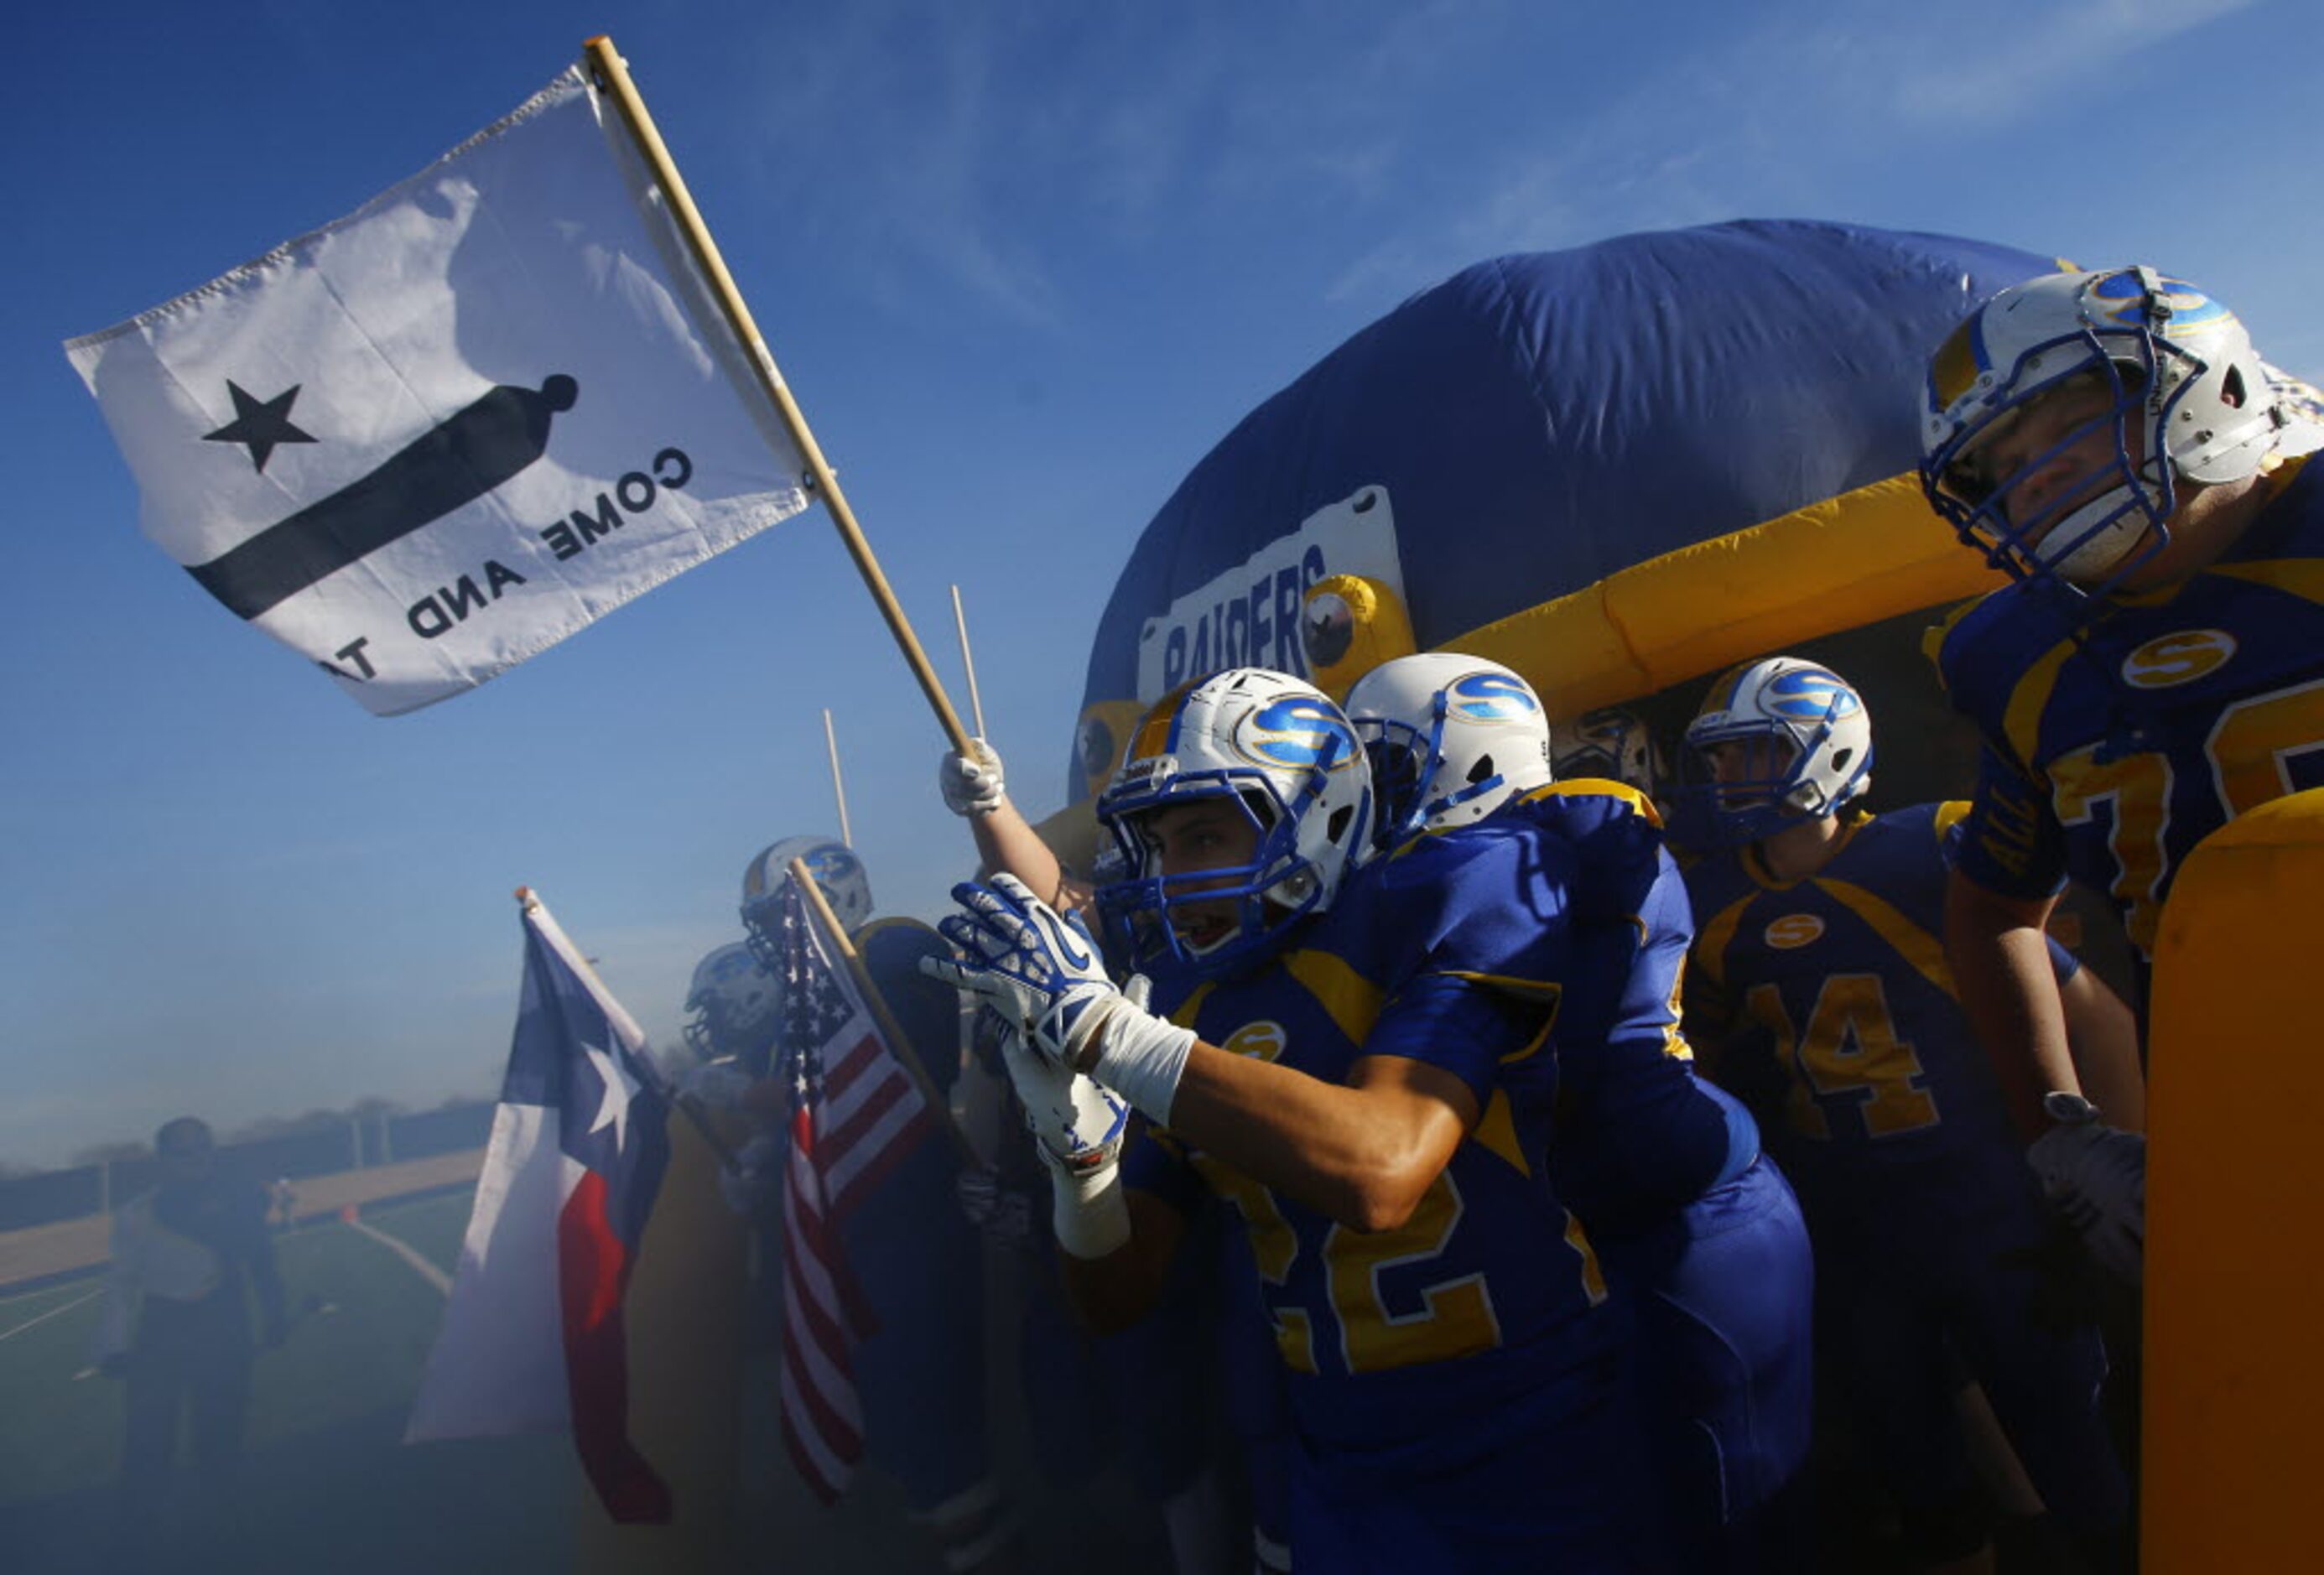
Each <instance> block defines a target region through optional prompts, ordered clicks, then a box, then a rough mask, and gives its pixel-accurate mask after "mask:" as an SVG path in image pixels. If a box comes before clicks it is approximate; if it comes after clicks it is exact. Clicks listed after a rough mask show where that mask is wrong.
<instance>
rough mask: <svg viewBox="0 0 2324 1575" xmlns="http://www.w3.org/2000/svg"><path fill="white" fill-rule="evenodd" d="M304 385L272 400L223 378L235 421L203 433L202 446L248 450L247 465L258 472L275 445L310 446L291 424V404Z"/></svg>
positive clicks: (295, 385)
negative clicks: (229, 445)
mask: <svg viewBox="0 0 2324 1575" xmlns="http://www.w3.org/2000/svg"><path fill="white" fill-rule="evenodd" d="M306 386H307V385H306V384H305V383H302V382H294V383H292V384H291V387H290V389H289V390H288V391H286V392H283V393H279V394H276V395H275V396H274V397H273V398H272V399H271V400H262V399H258V398H256V397H254V396H253V395H252V394H250V393H249V392H247V391H245V390H244V388H243V386H242V384H240V383H238V382H235V381H234V380H233V379H232V378H228V379H226V392H227V393H229V394H231V395H233V396H234V419H233V420H231V421H228V422H227V423H226V425H225V426H223V427H220V428H218V429H217V431H215V432H205V433H203V434H202V441H203V442H205V443H240V444H242V445H244V447H247V448H248V449H249V450H250V463H251V464H253V465H256V466H257V467H258V469H259V470H260V471H261V472H263V471H264V470H265V469H266V462H267V460H268V459H269V458H270V457H271V456H272V455H273V453H274V447H275V445H276V444H278V443H312V442H313V441H314V440H315V439H314V438H313V437H311V436H309V434H307V433H305V432H301V431H300V429H299V428H296V427H294V426H292V425H291V401H293V400H295V399H297V398H298V397H299V391H300V389H302V388H304V387H306Z"/></svg>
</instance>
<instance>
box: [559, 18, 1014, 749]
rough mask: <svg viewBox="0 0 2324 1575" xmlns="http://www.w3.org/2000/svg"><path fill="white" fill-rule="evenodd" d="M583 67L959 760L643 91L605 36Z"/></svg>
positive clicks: (912, 647) (895, 615)
mask: <svg viewBox="0 0 2324 1575" xmlns="http://www.w3.org/2000/svg"><path fill="white" fill-rule="evenodd" d="M583 50H584V53H583V60H585V62H586V64H587V66H588V68H589V69H590V71H591V73H592V74H593V75H594V77H595V79H596V81H597V83H598V85H599V86H600V87H602V88H604V90H605V92H606V93H608V94H609V95H611V97H613V103H614V104H615V106H618V107H619V108H620V110H621V112H622V124H624V125H626V126H627V127H628V128H629V132H630V135H631V138H632V140H633V141H634V142H635V143H637V147H638V152H639V153H640V155H641V157H643V158H644V160H645V161H646V164H647V167H648V168H650V170H652V171H653V174H654V179H655V180H657V181H658V182H659V183H660V186H661V189H662V195H663V196H664V197H665V198H668V200H669V215H670V217H671V218H672V219H673V220H675V221H676V223H677V225H678V233H679V234H680V235H684V236H685V237H686V242H687V248H688V249H689V250H690V251H692V253H694V261H695V263H696V266H698V267H699V268H700V269H701V270H702V275H703V278H704V280H705V281H706V282H707V283H708V284H709V286H710V289H711V292H712V294H714V295H715V297H716V298H717V300H718V305H719V308H720V309H721V310H723V311H724V313H725V314H726V320H727V322H728V323H729V324H731V325H732V326H733V330H734V335H735V337H736V338H737V339H738V340H739V341H741V343H742V347H743V349H744V351H745V352H747V353H748V355H750V358H751V364H752V368H753V369H754V370H756V371H757V373H758V374H759V382H760V384H761V387H762V388H764V389H765V391H766V393H767V397H768V398H769V399H770V400H772V401H774V405H775V410H776V413H777V414H779V415H780V416H781V417H782V419H783V425H784V427H785V428H788V430H789V432H790V435H791V440H792V441H793V442H795V443H797V444H798V451H799V455H800V456H801V457H802V458H804V459H805V460H806V461H807V477H808V480H809V482H810V483H811V484H812V485H813V486H814V487H815V489H816V492H817V493H820V494H821V495H822V497H823V502H824V507H825V509H827V510H828V511H830V513H831V520H832V523H833V524H834V525H835V526H837V527H838V529H839V539H840V540H841V541H842V542H843V543H844V544H845V546H846V548H847V555H848V556H849V557H852V558H853V559H854V560H855V572H856V573H858V574H860V575H862V576H863V585H864V588H865V589H866V590H868V591H870V592H871V600H872V601H873V602H874V603H877V604H878V605H879V608H880V615H881V617H882V618H885V619H886V620H887V621H888V632H889V633H890V634H891V635H893V636H894V637H895V640H896V645H897V648H898V649H900V650H901V651H902V652H903V653H904V660H905V661H907V662H908V663H909V664H910V665H911V668H912V676H913V677H916V678H918V680H919V681H920V692H921V693H922V694H924V695H927V699H928V705H929V707H930V708H931V709H932V710H934V711H935V712H936V721H937V722H938V723H941V724H942V726H943V728H944V730H945V737H946V738H948V739H950V740H951V741H952V747H953V748H954V749H955V750H958V751H960V752H961V753H963V754H966V753H967V752H968V731H967V729H965V728H964V727H963V726H961V724H960V715H959V714H958V713H957V712H955V711H954V710H953V708H952V699H951V697H950V696H949V695H946V694H945V689H944V685H943V683H942V682H941V681H940V680H939V679H938V678H937V677H936V668H933V667H931V666H930V665H929V663H928V653H927V651H925V650H923V649H920V642H919V639H918V636H916V635H914V634H913V632H912V625H911V622H910V621H909V620H908V619H907V618H906V617H905V616H904V609H903V607H902V606H901V605H900V604H899V603H898V602H897V600H896V594H895V592H893V591H892V590H890V589H889V587H888V578H887V576H885V575H883V574H881V572H880V560H879V559H877V558H875V557H872V556H871V543H870V542H868V541H866V540H864V539H863V531H862V528H861V527H860V526H858V525H857V524H856V523H855V511H853V509H851V508H849V507H848V506H847V494H846V493H843V492H841V491H840V490H839V477H838V476H837V475H836V474H834V473H833V471H832V468H831V465H829V463H828V462H826V461H825V459H824V457H823V450H822V449H821V448H820V447H817V446H816V440H815V434H814V433H813V432H810V431H808V430H807V418H806V416H804V415H802V414H801V413H800V411H799V408H798V401H797V400H794V399H793V398H791V391H790V388H789V386H788V384H786V383H785V382H783V374H782V371H781V369H780V368H779V367H777V366H776V364H775V358H774V355H773V353H772V352H770V351H769V350H768V348H767V342H766V340H764V339H763V338H761V337H760V336H759V325H758V324H757V322H755V321H754V320H753V319H752V317H751V309H750V308H749V307H748V306H747V305H745V304H744V303H743V300H742V291H741V290H738V289H736V288H735V285H734V277H733V274H731V273H729V272H727V271H726V263H725V259H724V258H723V257H721V256H720V255H719V254H718V244H717V243H716V242H715V241H714V240H712V239H711V238H710V228H709V226H707V225H705V224H704V223H703V222H702V214H701V211H700V210H699V209H698V208H696V207H695V206H694V198H693V197H692V196H691V195H690V194H689V193H688V192H687V189H686V181H685V180H684V179H683V178H682V177H681V176H680V175H679V174H678V165H677V163H676V162H675V161H673V160H672V159H671V158H670V156H669V148H667V147H666V146H664V145H663V143H662V140H661V134H660V133H659V132H658V131H656V130H655V129H654V123H653V116H652V115H649V114H648V113H647V112H646V102H645V100H644V99H643V98H642V97H639V94H638V89H637V85H636V84H635V83H633V82H632V81H631V80H630V73H629V69H628V68H627V67H626V66H624V65H623V64H622V57H621V52H620V51H617V50H616V49H614V47H613V40H612V39H610V38H607V37H604V36H603V35H600V36H599V37H596V38H593V39H591V40H590V41H588V42H587V44H586V45H584V46H583Z"/></svg>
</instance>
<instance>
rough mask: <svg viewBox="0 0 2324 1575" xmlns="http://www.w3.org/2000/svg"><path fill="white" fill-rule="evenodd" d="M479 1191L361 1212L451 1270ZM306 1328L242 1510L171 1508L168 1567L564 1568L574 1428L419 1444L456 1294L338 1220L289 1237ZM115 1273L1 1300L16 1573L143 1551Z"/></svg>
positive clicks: (270, 1375)
mask: <svg viewBox="0 0 2324 1575" xmlns="http://www.w3.org/2000/svg"><path fill="white" fill-rule="evenodd" d="M468 1204H469V1196H468V1194H467V1193H456V1194H454V1195H451V1196H447V1197H436V1198H429V1199H426V1200H423V1201H420V1202H410V1203H406V1204H402V1205H397V1206H385V1207H382V1208H379V1209H376V1210H374V1211H371V1212H370V1213H369V1214H368V1215H367V1216H366V1218H365V1220H364V1223H365V1224H367V1225H370V1226H372V1227H373V1228H374V1229H375V1230H378V1231H380V1232H382V1233H383V1234H385V1235H389V1236H392V1237H393V1238H395V1239H397V1240H398V1241H401V1242H402V1243H404V1244H406V1245H407V1246H408V1247H409V1248H411V1249H412V1251H413V1252H414V1253H416V1254H417V1255H418V1257H420V1258H421V1259H424V1260H425V1261H426V1262H427V1263H428V1264H430V1265H432V1266H436V1267H437V1268H438V1269H439V1270H440V1271H442V1272H443V1273H445V1274H447V1275H448V1273H449V1272H450V1270H451V1268H452V1266H453V1264H454V1263H455V1261H456V1260H457V1257H458V1255H459V1244H460V1236H461V1232H462V1230H464V1228H465V1227H466V1222H467V1215H468ZM277 1250H278V1255H279V1257H280V1261H281V1269H282V1277H283V1283H284V1285H285V1286H286V1288H287V1290H288V1293H289V1297H290V1303H291V1318H292V1322H291V1331H290V1334H289V1337H288V1338H287V1339H286V1340H284V1342H283V1344H282V1347H281V1349H279V1350H275V1351H271V1352H266V1353H263V1354H262V1355H261V1356H260V1358H259V1359H258V1362H257V1365H256V1368H255V1371H254V1379H253V1382H252V1386H251V1407H250V1427H249V1435H248V1437H249V1450H248V1453H247V1456H246V1458H245V1459H244V1462H243V1470H242V1475H241V1478H240V1480H239V1482H238V1484H237V1488H236V1492H235V1495H234V1499H233V1502H230V1503H217V1504H201V1503H198V1502H195V1500H194V1496H193V1495H192V1493H191V1492H190V1490H189V1488H188V1485H187V1484H184V1483H182V1482H181V1483H180V1484H179V1485H178V1486H179V1487H180V1488H187V1489H188V1490H185V1491H181V1492H180V1493H179V1494H177V1495H176V1496H175V1497H173V1499H172V1501H171V1503H170V1505H169V1506H168V1513H169V1518H168V1521H167V1523H166V1524H167V1525H168V1527H169V1530H168V1532H167V1545H168V1546H169V1548H170V1551H171V1562H173V1563H182V1564H184V1565H188V1566H190V1567H192V1568H194V1569H198V1570H228V1569H238V1570H321V1569H331V1570H413V1569H425V1568H431V1567H432V1568H436V1569H454V1570H465V1569H476V1570H482V1569H485V1568H499V1569H534V1568H549V1569H556V1568H562V1567H564V1566H565V1565H566V1564H567V1563H569V1562H570V1558H569V1551H570V1547H571V1543H572V1536H573V1532H572V1527H573V1524H574V1521H575V1515H574V1508H575V1506H574V1502H573V1496H574V1494H575V1492H576V1477H575V1474H574V1472H573V1469H572V1467H571V1463H570V1459H569V1450H568V1446H567V1444H566V1442H565V1441H564V1440H563V1439H562V1438H523V1439H494V1440H483V1441H468V1442H461V1443H448V1444H434V1445H429V1446H428V1447H425V1448H405V1447H404V1446H403V1445H402V1444H401V1442H399V1440H400V1438H401V1433H402V1430H403V1420H404V1413H405V1410H406V1408H407V1407H408V1405H410V1397H411V1394H412V1391H413V1389H414V1388H415V1387H416V1386H417V1384H418V1382H419V1377H420V1368H421V1365H422V1364H423V1363H424V1362H425V1361H426V1359H427V1355H428V1349H429V1344H430V1342H431V1341H433V1340H434V1339H435V1334H436V1327H437V1323H438V1320H439V1318H440V1317H441V1315H442V1312H443V1306H444V1294H443V1292H442V1291H441V1290H440V1289H438V1285H436V1284H434V1283H432V1282H431V1279H430V1278H429V1276H424V1275H423V1274H421V1273H420V1271H419V1269H418V1268H416V1267H415V1266H414V1265H413V1264H412V1263H411V1262H410V1261H407V1260H406V1259H405V1258H404V1257H401V1256H400V1255H399V1254H397V1253H396V1252H394V1251H393V1250H392V1249H391V1248H389V1247H388V1246H386V1245H385V1244H383V1243H382V1242H381V1241H379V1240H378V1239H374V1237H372V1236H369V1235H366V1234H365V1233H364V1232H363V1231H361V1230H355V1229H353V1228H351V1227H349V1226H346V1225H344V1224H341V1223H338V1222H337V1221H332V1222H329V1223H318V1224H313V1225H309V1226H305V1227H302V1228H300V1229H299V1230H292V1231H291V1232H288V1233H287V1234H284V1235H282V1236H281V1237H278V1238H277ZM102 1285H103V1281H102V1280H101V1279H84V1280H77V1281H73V1282H69V1283H68V1284H65V1285H51V1286H48V1287H46V1288H44V1289H41V1290H37V1291H32V1292H29V1293H26V1294H19V1295H13V1296H0V1564H5V1567H6V1568H7V1569H9V1570H13V1571H21V1572H23V1575H36V1572H38V1575H46V1572H48V1571H52V1570H53V1571H75V1572H78V1571H84V1570H89V1571H94V1570H113V1569H117V1568H121V1567H122V1566H123V1564H124V1562H126V1561H127V1558H128V1555H126V1554H125V1553H124V1551H123V1549H122V1547H121V1545H120V1543H119V1540H118V1530H119V1528H118V1526H117V1524H116V1522H117V1518H118V1517H117V1515H116V1514H115V1505H114V1501H113V1497H112V1493H111V1483H112V1474H113V1470H114V1465H115V1459H116V1456H117V1453H118V1450H119V1444H120V1436H121V1411H122V1398H121V1386H120V1385H119V1384H118V1383H117V1382H115V1381H114V1380H112V1379H109V1378H106V1377H102V1376H100V1375H99V1374H97V1373H96V1372H94V1371H93V1370H91V1368H90V1367H89V1356H88V1353H89V1347H90V1340H91V1337H92V1335H93V1334H94V1332H95V1330H96V1327H97V1315H98V1310H99V1308H100V1307H101V1305H102V1292H101V1287H102Z"/></svg>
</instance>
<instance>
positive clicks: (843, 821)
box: [823, 705, 855, 848]
mask: <svg viewBox="0 0 2324 1575" xmlns="http://www.w3.org/2000/svg"><path fill="white" fill-rule="evenodd" d="M823 747H824V748H825V749H826V750H828V751H831V796H832V797H834V798H836V799H837V800H839V840H840V842H841V843H843V844H844V845H845V846H847V847H850V848H852V847H853V846H854V845H855V834H854V833H853V832H852V831H850V830H848V828H847V784H846V782H845V781H844V779H842V778H841V777H840V775H839V735H838V734H837V733H835V732H833V731H832V730H831V707H830V706H828V705H826V706H825V707H824V708H823Z"/></svg>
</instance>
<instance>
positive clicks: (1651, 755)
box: [1554, 705, 1667, 798]
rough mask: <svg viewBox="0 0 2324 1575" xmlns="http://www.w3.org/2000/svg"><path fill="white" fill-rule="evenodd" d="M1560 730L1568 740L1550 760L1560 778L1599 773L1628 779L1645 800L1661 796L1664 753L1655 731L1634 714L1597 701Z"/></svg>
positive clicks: (1612, 777)
mask: <svg viewBox="0 0 2324 1575" xmlns="http://www.w3.org/2000/svg"><path fill="white" fill-rule="evenodd" d="M1558 731H1559V732H1560V733H1561V734H1562V735H1563V737H1564V738H1565V739H1566V740H1567V742H1566V745H1565V747H1564V748H1563V750H1560V751H1558V752H1557V756H1556V760H1555V762H1554V765H1555V769H1556V772H1557V778H1558V780H1559V781H1561V782H1570V781H1572V780H1573V779H1574V778H1577V777H1600V778H1606V779H1607V780H1609V781H1614V782H1621V783H1626V784H1628V786H1630V787H1632V788H1637V790H1638V791H1639V792H1641V793H1643V794H1645V795H1646V797H1649V798H1655V797H1661V795H1662V790H1663V778H1664V777H1665V775H1666V774H1667V773H1666V772H1665V769H1664V767H1663V751H1662V750H1661V748H1660V747H1659V746H1657V745H1656V744H1655V735H1654V732H1653V730H1652V729H1651V728H1649V727H1647V726H1646V719H1645V718H1644V717H1641V716H1640V715H1639V714H1637V712H1635V711H1631V710H1629V709H1628V708H1626V707H1624V706H1620V705H1601V706H1600V707H1599V708H1598V709H1597V710H1595V711H1587V712H1584V713H1582V718H1581V720H1579V721H1578V722H1575V723H1573V724H1572V726H1571V727H1564V728H1560V729H1559V730H1558Z"/></svg>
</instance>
